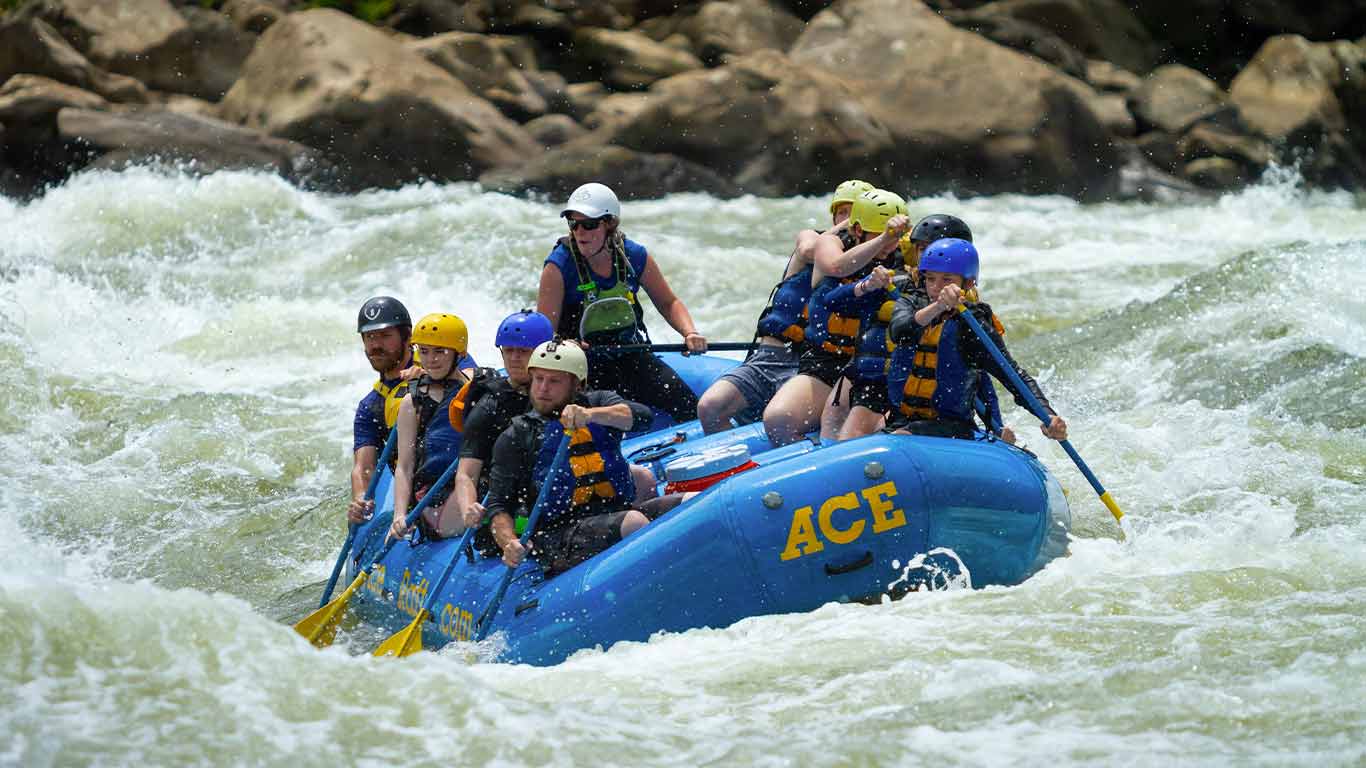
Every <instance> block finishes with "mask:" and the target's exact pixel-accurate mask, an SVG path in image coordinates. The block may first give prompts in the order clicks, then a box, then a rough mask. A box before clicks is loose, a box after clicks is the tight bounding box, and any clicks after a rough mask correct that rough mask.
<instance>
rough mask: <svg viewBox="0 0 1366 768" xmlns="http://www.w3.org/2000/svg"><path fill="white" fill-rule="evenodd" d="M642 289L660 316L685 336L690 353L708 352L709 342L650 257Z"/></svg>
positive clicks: (648, 257) (641, 280)
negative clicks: (698, 330) (698, 329)
mask: <svg viewBox="0 0 1366 768" xmlns="http://www.w3.org/2000/svg"><path fill="white" fill-rule="evenodd" d="M640 287H642V288H644V289H645V292H646V293H647V294H649V295H650V301H652V302H654V305H655V309H657V310H659V314H660V315H663V317H664V319H665V320H667V321H668V323H669V325H671V326H673V329H674V330H675V331H678V333H679V334H680V335H682V336H683V343H684V344H687V345H688V351H689V352H706V351H707V340H706V338H705V337H703V336H702V334H700V333H698V332H697V325H696V324H695V323H693V321H692V315H691V314H690V313H689V312H688V308H687V306H686V305H684V304H683V300H682V299H680V298H678V296H677V295H676V294H674V291H673V288H670V287H669V281H668V280H666V279H664V273H663V272H661V271H660V269H659V264H658V263H656V262H655V260H654V258H653V257H651V256H649V255H646V256H645V271H644V272H642V273H641V275H640Z"/></svg>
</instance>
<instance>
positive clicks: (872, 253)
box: [816, 214, 911, 277]
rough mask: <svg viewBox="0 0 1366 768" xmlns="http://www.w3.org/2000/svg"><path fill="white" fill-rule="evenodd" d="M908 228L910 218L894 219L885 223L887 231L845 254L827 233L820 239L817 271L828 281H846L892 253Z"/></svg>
mask: <svg viewBox="0 0 1366 768" xmlns="http://www.w3.org/2000/svg"><path fill="white" fill-rule="evenodd" d="M910 224H911V220H910V218H908V217H907V216H905V215H904V214H898V215H896V216H893V217H892V218H890V219H888V220H887V229H886V230H885V231H884V232H883V233H882V234H880V235H878V236H877V237H874V238H871V239H870V240H868V241H867V242H863V243H859V244H858V245H856V246H854V247H853V248H850V249H849V250H847V251H846V250H844V247H843V245H842V244H841V243H840V240H839V238H838V237H836V236H834V235H832V234H829V233H826V234H824V235H821V243H820V244H819V246H818V250H817V251H816V267H817V268H818V269H820V271H822V272H824V273H825V274H826V275H829V276H830V277H848V276H849V275H852V274H854V273H855V272H857V271H859V270H860V269H863V266H864V265H865V264H867V263H868V262H870V261H872V260H873V259H875V258H879V257H881V256H884V255H886V254H888V253H891V252H892V249H893V248H896V247H897V243H898V242H899V241H900V240H901V236H902V235H903V234H905V232H906V230H907V229H909V228H910Z"/></svg>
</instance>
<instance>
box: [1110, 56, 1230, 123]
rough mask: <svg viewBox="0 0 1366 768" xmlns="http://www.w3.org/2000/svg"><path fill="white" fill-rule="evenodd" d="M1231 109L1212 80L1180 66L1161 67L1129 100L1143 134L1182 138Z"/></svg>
mask: <svg viewBox="0 0 1366 768" xmlns="http://www.w3.org/2000/svg"><path fill="white" fill-rule="evenodd" d="M1228 107H1229V101H1228V96H1227V95H1226V94H1225V93H1224V92H1223V90H1222V89H1220V88H1219V86H1218V85H1216V84H1215V83H1214V81H1213V80H1210V79H1209V78H1208V77H1205V76H1204V75H1202V74H1200V73H1199V72H1196V71H1195V70H1193V69H1190V68H1189V67H1183V66H1181V65H1180V64H1168V65H1166V66H1162V67H1158V68H1157V69H1156V70H1154V71H1153V73H1152V74H1150V75H1148V77H1146V78H1144V80H1143V84H1142V85H1140V86H1139V87H1138V90H1136V91H1134V92H1133V93H1131V94H1130V96H1129V111H1131V112H1133V114H1134V117H1135V118H1137V119H1138V126H1139V130H1141V131H1146V130H1150V129H1153V128H1158V129H1161V130H1164V131H1167V132H1168V133H1176V134H1179V133H1182V132H1184V131H1185V130H1186V128H1187V127H1189V126H1190V125H1191V124H1192V123H1194V122H1196V121H1197V120H1203V119H1206V118H1209V117H1212V116H1214V115H1216V114H1217V113H1219V112H1220V111H1223V110H1227V109H1228Z"/></svg>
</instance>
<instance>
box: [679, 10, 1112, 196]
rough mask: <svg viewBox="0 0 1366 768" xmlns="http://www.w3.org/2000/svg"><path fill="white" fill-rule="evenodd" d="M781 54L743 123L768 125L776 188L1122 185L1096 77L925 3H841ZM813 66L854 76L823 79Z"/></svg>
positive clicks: (987, 189)
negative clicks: (850, 183) (832, 81)
mask: <svg viewBox="0 0 1366 768" xmlns="http://www.w3.org/2000/svg"><path fill="white" fill-rule="evenodd" d="M758 55H762V54H758ZM756 56H757V55H756ZM789 56H790V58H791V62H792V65H793V66H792V67H791V68H790V69H788V70H782V69H781V68H774V69H773V70H771V74H772V75H774V76H776V77H777V78H778V79H779V83H778V84H777V85H776V86H775V87H773V88H772V89H770V90H769V92H768V94H767V100H769V101H774V100H776V103H767V104H765V103H761V104H760V107H761V109H760V110H759V112H758V115H757V117H761V119H753V118H751V119H750V120H749V125H748V128H747V130H748V131H749V133H751V134H760V133H764V132H763V131H761V130H760V127H761V126H763V127H765V128H767V129H768V131H769V133H767V135H765V136H763V140H762V142H761V143H760V145H759V147H758V151H759V153H760V154H762V155H764V156H766V157H767V158H768V161H767V162H768V163H769V164H770V165H772V166H773V168H774V171H775V173H776V174H777V176H776V177H775V181H777V182H778V183H779V184H780V186H781V187H783V188H786V189H789V190H791V189H800V190H802V191H810V192H815V191H818V190H819V191H824V190H826V189H828V188H830V187H832V186H833V184H834V183H837V182H838V181H840V180H842V179H844V178H848V177H850V176H857V177H860V178H868V177H869V176H872V177H873V178H872V179H870V180H872V181H874V182H875V183H884V184H893V183H894V181H895V180H896V179H898V178H902V179H905V180H909V179H915V183H916V188H917V190H945V189H951V190H957V191H961V192H971V193H979V194H990V193H995V192H1004V191H1014V192H1030V193H1060V194H1067V195H1073V196H1076V197H1080V198H1085V199H1093V198H1104V197H1106V196H1107V195H1109V194H1110V193H1111V192H1112V191H1113V190H1114V188H1115V184H1116V183H1117V181H1118V176H1117V170H1118V154H1117V152H1116V150H1115V148H1114V146H1113V145H1112V143H1111V138H1110V136H1109V135H1108V134H1107V133H1106V131H1105V128H1104V127H1103V126H1102V125H1101V124H1100V121H1099V119H1098V118H1097V116H1096V115H1095V113H1094V112H1093V111H1092V110H1091V108H1090V107H1089V106H1088V102H1089V101H1090V100H1091V99H1094V98H1095V97H1096V93H1095V91H1094V90H1093V89H1092V88H1091V87H1090V86H1088V85H1086V84H1085V83H1083V82H1081V81H1079V80H1076V79H1073V78H1070V77H1067V76H1065V75H1063V74H1061V73H1059V72H1058V71H1057V70H1055V69H1053V68H1052V67H1049V66H1048V65H1046V64H1043V63H1042V62H1039V61H1038V60H1036V59H1034V58H1031V57H1029V56H1025V55H1022V54H1020V53H1017V52H1015V51H1012V50H1009V49H1007V48H1003V47H1001V46H998V45H995V44H994V43H991V42H990V41H987V40H984V39H983V38H981V37H979V36H977V35H974V34H971V33H969V32H965V31H963V30H960V29H955V28H954V27H953V26H952V25H951V24H949V23H948V22H946V21H944V20H943V19H942V18H940V17H939V16H938V15H937V14H935V13H934V12H933V11H931V10H930V9H929V8H927V7H926V6H925V5H924V4H923V3H920V2H902V1H900V0H847V1H846V2H842V3H839V4H837V5H835V6H833V8H832V9H831V10H828V11H825V12H823V13H821V14H818V15H817V16H816V17H815V18H813V19H812V20H811V22H810V23H808V24H807V28H806V31H805V32H803V33H802V36H801V38H799V39H798V40H797V42H796V43H795V44H794V45H793V47H792V49H791V51H790V54H789ZM813 70H814V71H815V72H819V73H827V72H848V73H850V77H849V79H848V80H847V81H836V82H837V86H838V87H835V88H831V87H830V86H829V85H826V84H824V83H822V82H821V78H820V77H817V76H814V75H813ZM863 73H869V75H871V76H864V77H858V75H861V74H863ZM822 86H824V87H822ZM827 89H829V90H828V92H827ZM850 95H852V96H853V98H850ZM675 130H677V128H675ZM764 142H766V143H767V145H768V146H767V147H765V146H764ZM790 193H791V192H790V191H789V192H788V194H790Z"/></svg>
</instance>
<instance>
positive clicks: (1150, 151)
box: [1134, 131, 1181, 173]
mask: <svg viewBox="0 0 1366 768" xmlns="http://www.w3.org/2000/svg"><path fill="white" fill-rule="evenodd" d="M1176 144H1177V137H1175V136H1173V135H1171V134H1170V133H1166V132H1165V131H1149V132H1147V133H1145V134H1142V135H1141V136H1139V137H1138V138H1137V139H1135V140H1134V146H1136V147H1138V149H1139V150H1140V151H1141V152H1142V153H1143V155H1144V157H1146V158H1148V160H1149V161H1151V162H1152V164H1153V165H1155V166H1157V167H1158V168H1160V169H1162V170H1164V171H1166V172H1168V173H1175V172H1176V170H1177V163H1178V162H1179V160H1180V159H1181V152H1180V150H1178V149H1177V147H1176Z"/></svg>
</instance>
